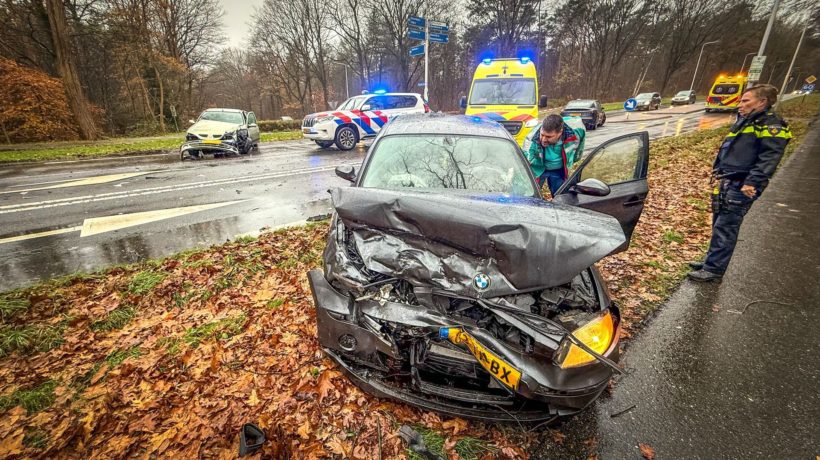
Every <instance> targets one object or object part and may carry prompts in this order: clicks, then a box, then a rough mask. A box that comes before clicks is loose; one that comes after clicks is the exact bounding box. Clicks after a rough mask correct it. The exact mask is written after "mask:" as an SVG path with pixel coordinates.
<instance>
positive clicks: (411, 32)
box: [407, 29, 424, 40]
mask: <svg viewBox="0 0 820 460" xmlns="http://www.w3.org/2000/svg"><path fill="white" fill-rule="evenodd" d="M407 36H408V37H409V38H410V39H411V40H424V31H423V30H416V29H408V30H407Z"/></svg>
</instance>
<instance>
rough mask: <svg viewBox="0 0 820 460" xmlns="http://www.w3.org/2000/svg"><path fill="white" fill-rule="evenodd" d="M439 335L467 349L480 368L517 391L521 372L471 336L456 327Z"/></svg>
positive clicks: (446, 329)
mask: <svg viewBox="0 0 820 460" xmlns="http://www.w3.org/2000/svg"><path fill="white" fill-rule="evenodd" d="M440 333H441V336H442V337H447V339H448V340H450V342H453V343H454V344H456V345H464V346H465V347H467V349H468V350H470V353H472V354H473V356H475V359H476V360H478V362H479V363H480V364H481V366H482V367H484V369H486V370H487V372H489V373H490V374H492V375H493V376H494V377H495V378H496V379H498V381H499V382H501V383H503V384H504V385H507V386H508V387H510V388H512V389H513V390H517V389H518V382H519V381H520V380H521V371H519V370H518V369H516V368H514V367H513V366H511V365H510V364H508V363H507V362H506V361H504V360H503V359H501V358H499V357H498V356H496V354H495V353H493V352H491V351H490V350H488V349H486V348H484V346H483V345H481V344H480V343H478V341H477V340H476V339H475V338H474V337H473V336H471V335H470V334H468V333H467V332H465V331H464V330H463V329H460V328H457V327H447V328H441V332H440Z"/></svg>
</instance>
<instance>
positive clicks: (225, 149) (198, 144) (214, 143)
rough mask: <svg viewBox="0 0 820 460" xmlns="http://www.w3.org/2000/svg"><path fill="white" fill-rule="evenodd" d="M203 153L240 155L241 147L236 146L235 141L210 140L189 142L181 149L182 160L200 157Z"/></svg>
mask: <svg viewBox="0 0 820 460" xmlns="http://www.w3.org/2000/svg"><path fill="white" fill-rule="evenodd" d="M202 153H232V154H234V155H239V147H237V146H236V141H235V140H234V139H229V140H222V139H213V140H210V139H209V140H195V141H187V142H185V143H183V144H182V146H181V147H180V148H179V155H180V158H185V157H189V156H199V155H200V154H202Z"/></svg>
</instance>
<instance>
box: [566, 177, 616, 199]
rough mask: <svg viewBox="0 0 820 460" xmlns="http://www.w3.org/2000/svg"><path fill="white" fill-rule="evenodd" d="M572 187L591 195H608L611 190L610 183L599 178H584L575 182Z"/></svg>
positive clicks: (574, 189) (578, 191) (576, 190)
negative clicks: (607, 183)
mask: <svg viewBox="0 0 820 460" xmlns="http://www.w3.org/2000/svg"><path fill="white" fill-rule="evenodd" d="M572 189H573V191H575V192H577V193H581V194H584V195H591V196H607V195H609V192H610V188H609V186H608V185H606V184H605V183H603V182H601V181H599V180H598V179H592V178H589V179H584V180H582V181H581V182H579V183H577V184H575V186H574V187H573V188H572Z"/></svg>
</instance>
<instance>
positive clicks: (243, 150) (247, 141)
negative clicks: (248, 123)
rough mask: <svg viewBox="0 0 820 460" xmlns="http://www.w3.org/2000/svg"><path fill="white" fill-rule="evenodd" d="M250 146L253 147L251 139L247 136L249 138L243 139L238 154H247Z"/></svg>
mask: <svg viewBox="0 0 820 460" xmlns="http://www.w3.org/2000/svg"><path fill="white" fill-rule="evenodd" d="M252 148H253V141H252V140H251V138H250V137H249V138H247V139H245V143H244V144H242V148H241V149H239V154H240V155H247V154H248V153H250V151H251V149H252Z"/></svg>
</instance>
